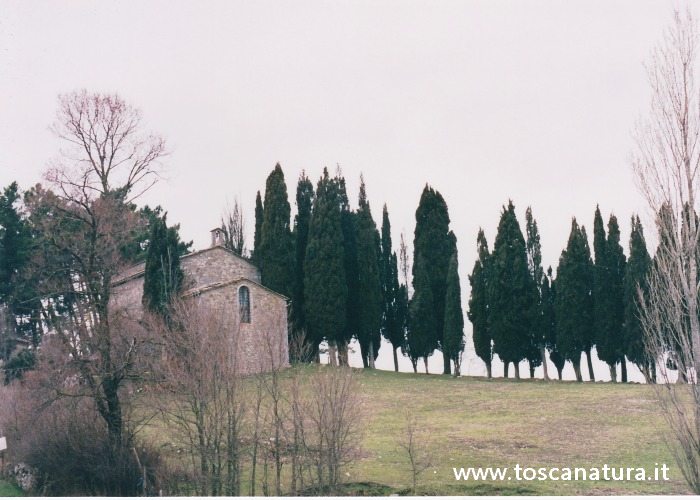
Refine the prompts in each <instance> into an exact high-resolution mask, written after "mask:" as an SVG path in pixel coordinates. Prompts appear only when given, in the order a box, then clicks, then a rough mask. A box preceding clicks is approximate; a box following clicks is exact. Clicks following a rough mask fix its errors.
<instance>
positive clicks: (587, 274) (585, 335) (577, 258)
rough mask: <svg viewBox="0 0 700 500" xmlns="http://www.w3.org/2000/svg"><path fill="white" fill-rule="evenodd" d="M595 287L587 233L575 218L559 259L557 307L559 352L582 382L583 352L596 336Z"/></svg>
mask: <svg viewBox="0 0 700 500" xmlns="http://www.w3.org/2000/svg"><path fill="white" fill-rule="evenodd" d="M592 287H593V262H592V261H591V251H590V249H589V247H588V238H587V237H586V230H585V228H583V227H580V228H579V225H578V224H577V223H576V219H573V220H572V222H571V233H570V235H569V241H568V244H567V247H566V250H564V251H563V252H562V254H561V257H560V258H559V267H558V268H557V281H556V294H555V301H554V304H555V314H556V324H557V337H556V349H557V352H559V353H560V354H561V356H562V357H563V358H564V359H568V360H570V361H571V362H572V363H573V364H574V369H575V370H576V378H577V379H578V380H579V381H580V380H581V376H580V361H581V352H582V351H585V350H586V349H587V348H588V347H589V346H590V344H591V339H592V336H593V297H592Z"/></svg>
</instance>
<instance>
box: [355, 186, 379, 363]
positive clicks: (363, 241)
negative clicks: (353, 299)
mask: <svg viewBox="0 0 700 500" xmlns="http://www.w3.org/2000/svg"><path fill="white" fill-rule="evenodd" d="M356 221H357V275H358V279H357V310H358V314H357V340H358V341H359V343H360V350H361V353H362V361H363V364H364V366H365V367H369V368H374V360H375V359H376V356H377V353H378V352H379V347H380V344H381V333H380V330H381V326H382V302H383V301H382V285H381V281H380V273H379V264H380V255H379V254H380V244H379V233H378V231H377V226H376V224H375V223H374V219H373V218H372V212H371V210H370V206H369V201H367V193H366V189H365V181H364V179H362V178H360V197H359V203H358V209H357V216H356Z"/></svg>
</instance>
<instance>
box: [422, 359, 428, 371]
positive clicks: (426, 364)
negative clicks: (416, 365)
mask: <svg viewBox="0 0 700 500" xmlns="http://www.w3.org/2000/svg"><path fill="white" fill-rule="evenodd" d="M423 364H424V365H425V373H426V374H428V373H429V372H428V356H423Z"/></svg>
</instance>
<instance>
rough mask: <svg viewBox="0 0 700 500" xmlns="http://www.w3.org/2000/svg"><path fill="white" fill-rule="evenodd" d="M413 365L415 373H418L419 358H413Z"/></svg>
mask: <svg viewBox="0 0 700 500" xmlns="http://www.w3.org/2000/svg"><path fill="white" fill-rule="evenodd" d="M411 365H412V366H413V373H418V358H411Z"/></svg>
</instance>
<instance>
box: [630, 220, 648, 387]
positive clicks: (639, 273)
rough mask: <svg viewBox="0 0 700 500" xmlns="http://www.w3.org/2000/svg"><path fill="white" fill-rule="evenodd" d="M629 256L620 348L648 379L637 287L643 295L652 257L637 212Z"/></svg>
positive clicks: (633, 223)
mask: <svg viewBox="0 0 700 500" xmlns="http://www.w3.org/2000/svg"><path fill="white" fill-rule="evenodd" d="M629 245H630V246H629V248H630V250H629V255H630V258H629V260H628V261H627V266H626V268H625V280H624V306H625V322H624V341H623V349H624V352H625V353H626V354H627V357H628V358H629V360H630V361H631V362H632V363H634V364H636V365H637V366H638V367H639V368H640V370H641V371H642V373H644V374H645V376H647V378H649V379H651V376H652V367H653V365H654V362H653V360H650V359H649V357H648V355H647V353H646V350H645V348H644V332H643V330H642V326H641V324H640V320H639V293H638V292H639V290H641V291H642V294H643V295H645V292H646V289H647V275H648V274H649V270H650V269H651V263H652V260H651V257H650V256H649V252H647V245H646V241H645V239H644V229H643V228H642V223H641V221H640V220H639V216H633V217H632V232H631V234H630V244H629Z"/></svg>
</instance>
